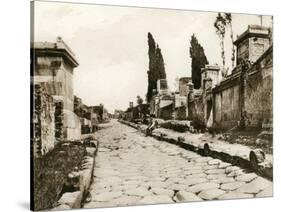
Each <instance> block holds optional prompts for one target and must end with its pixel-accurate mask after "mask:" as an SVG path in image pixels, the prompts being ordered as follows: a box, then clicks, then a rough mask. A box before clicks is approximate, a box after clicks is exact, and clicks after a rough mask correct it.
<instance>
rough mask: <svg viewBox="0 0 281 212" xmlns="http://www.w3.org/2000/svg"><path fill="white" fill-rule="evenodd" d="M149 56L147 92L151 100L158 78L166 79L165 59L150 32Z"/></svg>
mask: <svg viewBox="0 0 281 212" xmlns="http://www.w3.org/2000/svg"><path fill="white" fill-rule="evenodd" d="M147 37H148V57H149V70H148V72H147V74H148V88H147V94H146V100H147V102H149V101H150V100H151V97H152V96H153V90H154V89H157V80H159V79H166V73H165V66H164V59H163V56H162V53H161V49H160V48H159V46H158V44H156V43H155V40H154V38H153V36H152V34H151V33H150V32H149V33H148V35H147Z"/></svg>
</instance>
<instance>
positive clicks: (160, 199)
mask: <svg viewBox="0 0 281 212" xmlns="http://www.w3.org/2000/svg"><path fill="white" fill-rule="evenodd" d="M160 203H174V201H173V200H172V198H171V197H169V196H168V195H149V196H145V197H144V198H143V199H141V200H140V201H139V202H138V204H160Z"/></svg>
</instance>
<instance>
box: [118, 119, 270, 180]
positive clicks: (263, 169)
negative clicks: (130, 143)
mask: <svg viewBox="0 0 281 212" xmlns="http://www.w3.org/2000/svg"><path fill="white" fill-rule="evenodd" d="M119 122H120V123H122V124H125V125H128V126H130V127H132V128H135V129H138V130H140V131H141V132H142V133H145V128H146V127H145V126H144V125H139V124H135V123H132V122H128V121H124V120H119ZM152 137H154V138H156V139H157V140H159V141H165V142H168V143H170V144H174V145H177V146H179V147H181V148H183V149H186V150H190V151H193V152H197V153H198V154H200V155H202V156H210V157H213V158H217V159H220V160H222V161H224V162H227V163H231V164H232V165H235V166H240V167H243V168H247V169H251V170H253V171H255V172H256V173H257V174H259V175H260V176H262V177H266V178H268V179H269V180H272V179H273V166H272V163H271V162H268V161H265V154H264V153H262V154H260V152H261V150H251V149H248V148H247V149H246V148H245V149H246V150H245V151H241V153H240V152H239V153H238V154H237V153H236V154H233V153H232V152H231V151H224V150H223V149H222V148H219V146H218V145H215V144H212V143H208V142H207V141H203V142H201V143H200V144H196V143H194V142H189V141H186V139H185V138H184V137H182V136H171V135H167V134H164V133H161V132H153V133H152ZM260 155H262V156H263V157H264V158H263V159H264V160H259V159H260V157H261V156H260ZM252 156H254V157H252ZM252 158H254V159H252Z"/></svg>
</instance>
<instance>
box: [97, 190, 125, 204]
mask: <svg viewBox="0 0 281 212" xmlns="http://www.w3.org/2000/svg"><path fill="white" fill-rule="evenodd" d="M121 195H122V192H120V191H118V192H104V193H100V194H98V195H95V196H94V197H92V198H93V200H94V201H96V202H106V201H110V200H112V199H115V198H117V197H120V196H121Z"/></svg>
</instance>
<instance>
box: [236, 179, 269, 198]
mask: <svg viewBox="0 0 281 212" xmlns="http://www.w3.org/2000/svg"><path fill="white" fill-rule="evenodd" d="M271 185H272V182H270V181H269V180H266V179H264V178H262V177H257V178H256V179H254V180H253V181H252V182H250V183H246V184H245V185H244V186H242V187H240V188H239V189H237V192H240V193H248V194H257V193H259V192H260V191H262V190H263V189H265V188H267V187H269V186H271Z"/></svg>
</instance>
